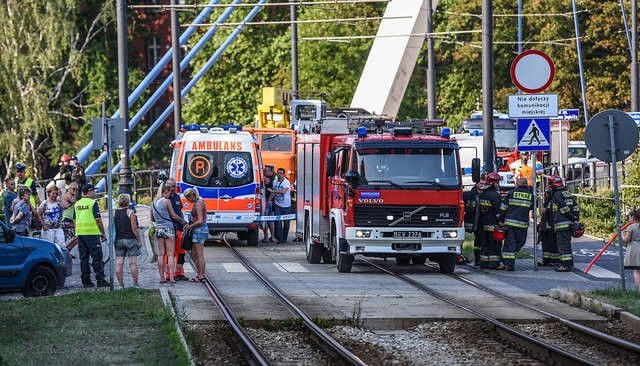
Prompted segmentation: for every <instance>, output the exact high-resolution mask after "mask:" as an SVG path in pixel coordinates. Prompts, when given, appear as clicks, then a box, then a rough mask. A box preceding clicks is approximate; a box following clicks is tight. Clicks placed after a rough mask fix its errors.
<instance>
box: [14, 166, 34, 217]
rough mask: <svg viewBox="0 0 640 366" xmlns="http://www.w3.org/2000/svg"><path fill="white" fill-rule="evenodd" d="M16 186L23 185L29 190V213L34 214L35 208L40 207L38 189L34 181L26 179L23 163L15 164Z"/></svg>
mask: <svg viewBox="0 0 640 366" xmlns="http://www.w3.org/2000/svg"><path fill="white" fill-rule="evenodd" d="M15 182H16V186H18V185H23V186H27V187H28V188H29V189H30V190H31V198H30V199H29V202H30V203H31V211H32V212H34V213H35V210H36V207H38V206H39V205H40V198H39V197H38V187H37V186H36V181H35V180H33V179H31V178H30V177H27V166H26V165H25V164H24V163H17V164H16V179H15Z"/></svg>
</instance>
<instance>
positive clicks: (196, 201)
mask: <svg viewBox="0 0 640 366" xmlns="http://www.w3.org/2000/svg"><path fill="white" fill-rule="evenodd" d="M184 198H186V199H187V201H189V202H191V203H192V204H193V208H192V209H191V220H190V221H189V223H188V224H187V225H185V226H184V230H185V231H190V232H191V241H192V248H191V256H192V257H193V260H194V261H195V262H196V272H198V276H197V277H196V278H192V279H191V282H204V280H205V277H204V276H205V267H206V262H205V260H204V242H205V241H206V240H207V238H208V237H209V227H208V226H207V207H206V206H205V204H204V201H203V200H202V199H200V195H199V194H198V190H196V189H195V188H189V189H187V190H186V191H184Z"/></svg>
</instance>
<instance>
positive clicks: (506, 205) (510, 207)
mask: <svg viewBox="0 0 640 366" xmlns="http://www.w3.org/2000/svg"><path fill="white" fill-rule="evenodd" d="M532 207H533V193H532V192H531V191H530V190H529V189H528V188H527V187H516V188H514V189H512V190H510V191H509V192H508V193H507V196H506V197H505V199H504V201H503V202H502V206H501V207H500V209H501V210H502V212H503V214H504V224H505V225H507V226H512V227H518V228H521V229H526V228H528V227H529V211H531V208H532Z"/></svg>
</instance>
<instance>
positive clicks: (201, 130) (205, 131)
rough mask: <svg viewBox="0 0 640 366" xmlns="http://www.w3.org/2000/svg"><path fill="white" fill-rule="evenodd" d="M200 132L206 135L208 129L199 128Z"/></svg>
mask: <svg viewBox="0 0 640 366" xmlns="http://www.w3.org/2000/svg"><path fill="white" fill-rule="evenodd" d="M200 132H202V133H207V132H209V129H208V128H206V127H204V126H203V127H200Z"/></svg>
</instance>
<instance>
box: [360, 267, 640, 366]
mask: <svg viewBox="0 0 640 366" xmlns="http://www.w3.org/2000/svg"><path fill="white" fill-rule="evenodd" d="M360 260H362V261H364V262H365V263H367V264H368V265H370V266H372V267H375V268H376V269H378V270H380V271H382V272H384V273H387V274H389V275H391V276H393V277H395V278H397V279H399V280H401V281H403V282H405V283H408V284H410V285H411V286H413V287H415V288H416V289H418V290H420V291H422V292H424V293H426V294H429V295H430V296H433V297H435V298H437V299H439V300H441V301H443V302H445V303H447V304H449V305H452V306H454V307H456V308H459V309H461V310H463V311H466V312H469V313H471V314H473V315H474V316H476V317H478V318H479V319H481V320H483V321H485V322H487V323H488V324H490V326H491V328H492V329H493V330H494V332H495V333H496V334H497V336H498V338H501V339H503V340H506V341H507V342H509V343H511V344H513V345H515V346H516V347H517V348H519V349H521V350H524V351H525V352H526V353H528V354H530V355H533V356H535V357H536V358H541V359H544V360H545V361H547V362H550V363H558V364H562V365H598V364H604V363H606V364H615V361H614V360H620V362H618V363H617V364H638V363H639V362H640V345H639V344H636V343H634V342H631V341H628V340H625V339H621V338H618V337H614V336H611V335H608V334H605V333H603V332H600V331H598V330H596V329H593V328H590V327H587V326H584V325H582V324H578V323H576V322H573V321H571V320H569V319H565V318H563V317H561V316H559V315H556V314H552V313H550V312H548V311H545V310H543V309H538V308H536V307H534V306H531V305H529V304H525V303H523V302H521V301H518V300H517V299H514V298H512V297H510V296H507V295H504V294H501V293H499V292H497V291H495V290H493V289H490V288H488V287H486V286H483V285H481V284H479V283H476V282H474V281H472V280H470V279H468V278H465V277H463V276H461V275H459V274H455V273H453V274H449V275H448V276H450V277H452V278H454V279H456V280H459V281H461V282H463V283H465V284H467V285H469V286H472V287H474V288H476V289H479V290H482V291H485V292H486V293H488V294H490V295H492V296H496V297H499V298H501V299H504V300H506V301H509V302H511V303H513V304H514V305H517V306H521V307H524V308H526V309H528V310H530V311H534V312H537V313H539V314H542V315H543V316H545V317H546V318H548V319H551V320H552V321H553V322H552V323H541V324H536V325H535V326H532V327H528V326H526V325H522V324H521V325H511V324H507V323H504V322H502V321H500V320H498V319H496V318H494V317H492V316H490V315H488V314H486V313H484V312H483V311H481V310H478V309H475V308H473V307H472V306H470V305H468V304H465V303H464V302H463V301H459V300H455V299H453V297H452V296H448V295H445V294H443V293H441V292H440V291H437V290H435V289H433V288H431V287H429V286H427V285H425V284H423V283H420V282H419V281H416V280H414V279H412V278H410V277H408V276H406V275H404V274H401V273H398V272H395V271H393V270H391V269H389V268H387V267H383V266H381V265H378V264H376V263H374V262H372V261H370V260H368V259H365V258H362V257H361V258H360ZM428 266H429V267H430V268H431V269H434V270H436V271H437V270H438V268H437V266H434V265H428ZM562 327H566V328H568V329H571V331H572V332H577V333H579V335H580V337H576V338H575V339H569V338H570V337H566V332H564V331H563V330H562V329H561V328H562ZM529 328H530V329H529ZM530 333H536V335H532V334H530ZM584 338H588V340H586V341H580V342H578V340H579V339H584ZM578 343H580V344H578ZM594 345H599V346H600V347H598V349H597V350H596V349H593V348H594V347H593V346H594ZM589 347H591V348H589ZM612 362H613V363H612ZM629 362H631V363H629Z"/></svg>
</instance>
